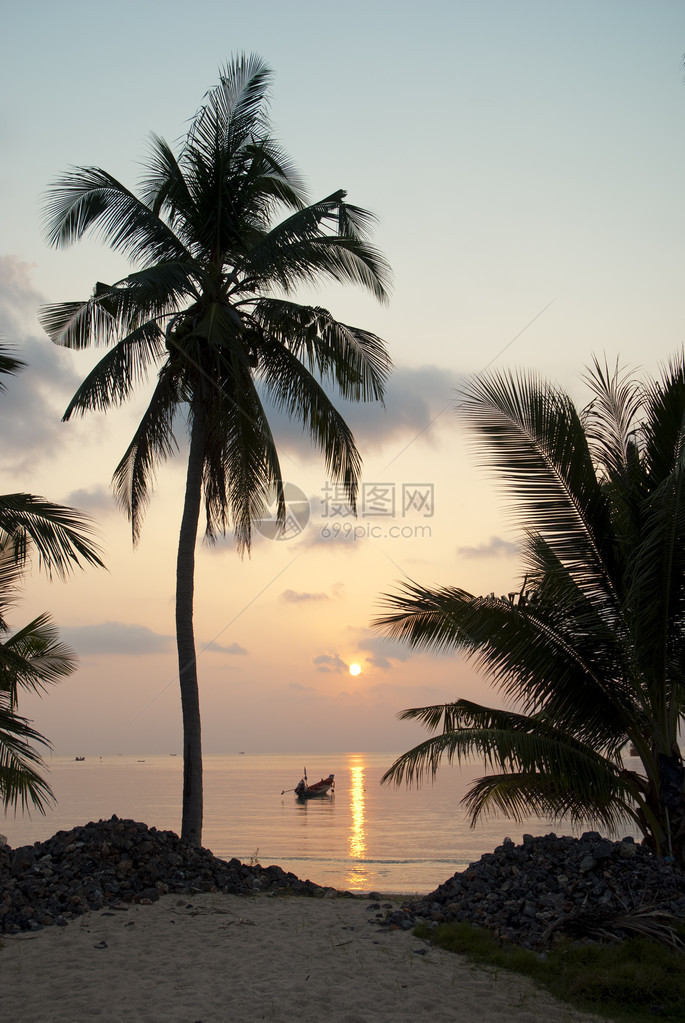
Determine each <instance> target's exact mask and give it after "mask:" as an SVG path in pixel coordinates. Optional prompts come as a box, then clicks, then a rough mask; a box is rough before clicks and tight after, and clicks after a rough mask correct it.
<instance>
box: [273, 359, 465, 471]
mask: <svg viewBox="0 0 685 1023" xmlns="http://www.w3.org/2000/svg"><path fill="white" fill-rule="evenodd" d="M461 381H462V378H461V377H460V376H459V374H457V373H455V372H454V370H452V369H447V368H445V367H441V366H420V367H417V368H410V367H407V366H397V367H395V369H394V371H393V373H392V375H391V377H390V380H389V382H388V387H387V392H386V396H385V406H383V405H381V404H380V403H378V402H351V401H345V400H342V399H340V400H339V399H337V398H336V396H335V393H334V392H333V391H331V392H330V397H331V400H332V401H333V404H334V405H335V407H336V408H337V410H338V411H339V412H340V413H341V415H342V416H343V418H344V419H345V421H346V422H347V423H348V425H349V426H350V428H351V430H352V433H353V434H354V439H355V441H356V443H357V445H358V446H359V447H360V448H361V449H362V450H364V451H365V452H372V451H379V450H381V449H385V448H387V447H388V446H389V445H392V446H393V447H394V448H395V449H396V450H395V451H394V452H392V454H393V457H394V455H395V454H399V453H400V452H401V451H403V450H404V449H405V448H406V447H407V446H409V445H411V444H413V443H414V442H418V443H421V444H432V445H434V444H435V443H436V441H437V435H438V432H439V431H440V430H441V429H442V428H443V427H444V426H445V425H448V424H452V423H453V422H454V415H453V412H452V410H453V408H454V405H455V402H456V393H455V392H456V391H457V390H458V388H459V387H460V384H461ZM264 404H265V407H266V410H267V415H268V416H269V422H270V423H271V426H272V429H273V432H274V435H275V437H276V440H277V442H278V444H279V446H280V447H282V448H283V450H284V451H285V452H287V453H288V454H289V455H291V456H292V457H295V456H297V457H298V458H305V459H306V458H312V457H317V458H319V457H320V455H319V452H318V451H317V450H316V449H315V448H313V447H312V445H311V444H310V442H309V439H308V436H307V433H306V431H303V430H302V426H301V424H300V422H299V421H297V420H290V419H288V417H287V415H286V414H285V413H284V412H282V411H279V410H277V409H275V408H274V407H273V405H271V404H270V403H269V402H268V400H267V399H266V398H264Z"/></svg>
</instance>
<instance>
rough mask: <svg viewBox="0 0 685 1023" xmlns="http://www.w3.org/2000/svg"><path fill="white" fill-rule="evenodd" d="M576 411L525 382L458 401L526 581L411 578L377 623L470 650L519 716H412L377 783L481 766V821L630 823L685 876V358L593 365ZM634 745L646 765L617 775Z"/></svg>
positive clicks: (530, 378) (498, 385) (392, 631)
mask: <svg viewBox="0 0 685 1023" xmlns="http://www.w3.org/2000/svg"><path fill="white" fill-rule="evenodd" d="M586 382H587V383H588V384H589V385H590V387H591V389H592V395H593V397H592V401H591V403H590V404H589V406H588V407H587V408H586V409H584V410H583V411H580V412H579V411H577V409H576V408H575V406H574V404H573V402H572V400H571V398H570V397H569V396H568V395H567V394H566V393H564V392H563V391H561V390H559V389H557V388H555V387H553V386H551V385H550V384H548V383H545V382H542V381H540V380H539V379H537V378H536V377H535V376H534V375H533V374H525V373H521V374H491V375H485V376H483V377H481V378H480V379H478V380H477V381H476V382H475V383H474V384H473V385H472V386H471V387H470V389H469V391H468V393H467V395H466V400H465V402H464V404H463V406H462V409H463V413H464V416H465V418H466V421H467V423H468V424H469V425H470V426H471V427H472V428H473V429H474V430H475V431H476V433H477V435H478V437H479V445H480V449H481V451H482V452H483V454H484V455H485V456H486V461H487V464H488V465H489V466H490V467H491V468H493V469H494V470H495V472H496V473H497V475H498V476H499V477H500V479H501V480H502V481H503V482H504V484H505V487H506V488H507V490H508V491H509V493H510V494H511V495H512V496H513V498H514V507H515V512H516V515H517V517H518V520H519V522H520V523H521V525H522V526H523V528H524V534H523V540H522V545H521V551H522V556H523V581H522V584H521V587H520V589H519V590H518V592H516V593H510V594H508V595H507V596H503V597H500V598H497V597H495V596H494V595H492V594H491V595H490V596H486V597H482V596H474V595H473V594H471V593H467V592H466V591H464V590H461V589H457V588H454V587H443V588H438V589H430V588H427V587H423V586H421V585H419V584H417V583H413V582H412V583H409V584H408V585H406V586H404V587H403V589H402V591H401V592H399V593H396V594H392V595H386V597H385V602H386V607H387V608H388V613H386V614H384V615H383V616H382V617H381V618H379V619H378V621H377V623H376V624H377V626H378V628H380V629H381V630H382V631H383V632H384V633H385V634H386V635H388V636H391V637H393V638H395V639H401V640H404V641H406V642H407V643H409V644H410V645H411V646H413V647H415V648H417V649H421V648H423V649H432V650H436V651H437V650H442V651H445V650H462V651H465V653H466V655H467V657H473V658H474V659H475V662H476V664H477V665H478V667H479V668H481V669H483V670H484V671H485V672H486V673H487V674H488V675H489V676H490V678H491V679H492V682H493V684H494V685H495V686H496V687H497V688H498V689H499V691H500V692H501V694H502V696H503V697H504V701H503V702H504V704H505V706H508V707H510V708H511V709H493V708H490V707H483V706H480V705H478V704H475V703H472V702H469V701H467V700H457V701H456V702H453V703H447V704H445V705H442V706H433V707H421V708H415V709H411V710H406V711H404V712H403V713H402V714H401V715H400V716H401V717H403V718H406V719H416V720H419V721H421V722H422V723H424V724H425V725H426V726H428V728H429V729H430V730H431V731H433V732H434V733H435V734H434V735H432V736H431V737H430V738H428V739H427V740H426V741H424V742H423V743H421V744H419V745H418V746H416V747H415V748H414V749H412V750H410V751H409V752H407V753H405V754H403V755H402V756H401V757H399V758H398V759H397V760H396V761H395V763H394V764H393V765H392V767H391V768H390V770H389V771H388V772H387V773H386V775H385V779H384V780H386V781H387V780H392V781H394V782H396V783H398V784H399V783H401V782H402V781H403V780H404V781H407V782H410V783H411V782H412V781H417V782H419V781H420V780H421V779H422V778H423V777H424V775H426V774H429V775H434V774H435V772H436V771H437V769H438V766H439V763H440V761H441V759H442V758H443V757H445V758H446V759H447V760H448V761H450V762H451V761H452V760H457V761H461V760H462V759H463V758H469V757H473V756H477V757H478V758H482V759H483V761H484V763H485V765H486V767H488V768H490V770H491V771H492V773H491V774H488V775H487V776H485V777H483V778H480V779H479V780H478V781H477V782H476V783H475V784H474V785H473V787H472V788H471V790H470V791H469V792H468V793H467V795H466V797H465V800H464V802H465V804H466V807H467V809H468V810H469V812H470V815H471V820H472V823H474V822H475V821H476V820H477V818H478V817H479V816H480V815H481V814H483V813H487V812H493V813H498V812H499V813H503V814H505V815H508V816H511V817H513V818H515V819H520V817H521V816H523V815H525V814H528V813H531V812H532V813H534V814H537V815H540V816H552V817H560V816H570V817H571V818H572V819H575V820H577V821H581V820H588V819H589V820H593V821H595V822H597V823H599V824H601V825H604V826H606V827H608V828H611V829H612V830H613V829H615V827H616V826H617V825H618V824H619V823H622V822H625V821H626V820H628V821H632V822H633V823H634V824H635V825H636V826H637V827H638V828H639V829H640V831H641V832H642V834H643V835H644V838H645V841H646V844H649V845H650V846H651V848H652V849H653V850H654V851H655V852H657V853H660V854H668V855H670V856H671V857H673V858H674V859H675V860H676V862H677V863H679V864H680V865H681V866H682V865H685V798H684V795H683V779H684V774H685V772H684V771H683V763H682V757H681V753H680V749H679V746H678V730H679V727H680V726H681V725H682V723H683V713H684V709H685V687H684V685H683V683H684V681H685V358H684V357H683V355H681V356H680V357H678V358H677V359H673V360H672V361H671V362H670V364H669V365H668V366H667V367H666V368H665V369H664V370H663V372H662V375H661V377H660V378H659V379H657V380H654V381H650V382H646V383H640V382H639V381H638V380H637V379H636V378H634V377H632V376H630V375H628V374H626V373H624V372H622V371H620V369H619V367H618V365H617V366H616V369H615V370H612V371H609V370H608V368H607V367H606V366H601V365H600V364H599V363H598V362H597V360H595V362H594V366H593V368H592V370H591V371H590V372H589V374H588V375H587V377H586ZM627 744H630V745H631V746H632V747H633V749H634V751H635V753H636V755H637V757H638V759H639V765H640V766H639V769H637V770H634V769H632V765H631V766H630V767H629V766H628V765H626V763H624V757H623V754H624V752H625V748H626V746H627Z"/></svg>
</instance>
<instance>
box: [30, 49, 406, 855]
mask: <svg viewBox="0 0 685 1023" xmlns="http://www.w3.org/2000/svg"><path fill="white" fill-rule="evenodd" d="M269 78H270V71H269V69H268V68H267V67H266V65H265V64H264V63H263V62H262V61H261V60H260V59H259V58H257V57H255V56H251V57H245V56H242V57H239V58H238V59H236V60H235V61H234V62H233V63H230V64H228V65H227V66H226V67H225V68H224V69H223V70H222V71H221V73H220V82H219V85H218V86H217V87H216V88H215V89H214V90H212V91H211V92H210V93H208V94H207V96H206V97H205V100H204V103H203V105H202V106H201V107H200V109H199V111H198V112H197V113H196V115H195V117H194V118H193V120H192V122H191V125H190V129H189V131H188V134H187V136H186V138H185V140H184V143H183V145H182V147H181V149H180V152H179V155H178V156H176V155H175V154H174V152H173V151H172V148H171V147H170V146H169V145H168V144H167V143H166V142H164V141H163V140H162V139H160V138H158V137H156V136H153V138H152V142H151V153H150V157H149V161H148V168H147V171H148V173H147V177H146V179H145V180H144V182H143V185H142V189H141V191H140V195H135V194H134V193H132V192H130V191H129V190H128V189H127V188H125V187H124V185H122V184H120V183H119V182H118V181H117V180H116V179H114V178H113V177H112V176H111V175H109V174H107V173H106V172H105V171H104V170H101V169H99V168H94V167H82V168H78V169H76V170H74V171H71V172H70V173H68V174H66V175H65V176H64V177H62V178H61V179H60V180H59V181H57V182H56V183H55V185H54V186H53V187H52V189H51V191H50V192H49V195H48V201H47V208H46V209H47V218H48V238H49V241H50V242H51V243H52V244H53V245H60V246H64V245H68V244H69V243H70V242H72V241H74V240H76V239H78V238H80V237H81V236H82V235H83V234H84V233H85V232H86V231H88V230H89V229H91V228H97V229H99V232H100V235H101V236H102V237H103V238H104V239H105V240H106V241H107V242H108V243H109V244H110V246H111V247H112V248H113V249H115V250H116V251H119V252H122V253H124V254H126V255H127V256H128V257H130V258H131V260H132V261H133V262H134V264H135V265H136V266H137V269H136V270H134V271H132V272H131V273H130V274H129V275H128V276H126V277H124V278H123V279H122V280H120V281H118V282H117V283H116V284H113V285H104V284H100V283H98V284H96V286H95V290H94V292H93V295H92V297H91V298H89V299H88V300H87V301H85V302H70V303H64V304H62V305H56V306H51V307H49V308H47V309H46V310H45V312H44V314H43V320H42V322H43V324H44V326H45V328H46V330H47V332H48V334H49V335H50V337H51V338H52V340H53V341H55V342H56V343H58V344H62V345H66V346H67V347H70V348H77V349H79V348H83V347H85V346H87V345H89V344H111V345H112V347H111V348H110V349H109V350H108V352H107V354H106V355H105V356H104V358H103V359H102V360H101V361H100V362H99V363H98V364H97V366H96V367H95V369H94V370H93V371H92V372H91V373H90V374H89V376H88V377H87V378H86V380H85V381H84V382H83V384H82V385H81V387H80V388H79V390H78V391H77V393H76V394H75V395H74V398H73V399H72V401H71V403H70V404H69V407H68V408H67V410H66V412H65V415H64V418H65V419H69V418H70V417H71V416H72V415H73V414H75V413H84V412H86V411H88V410H92V409H97V410H106V409H108V408H110V407H111V406H112V405H116V404H120V403H121V402H123V401H124V400H126V399H127V398H128V397H129V396H130V395H131V393H132V391H133V389H134V386H135V385H136V384H137V383H138V382H139V381H140V380H141V379H143V378H144V377H145V376H146V373H147V371H148V369H149V368H150V367H152V366H153V365H158V366H159V369H158V376H157V383H156V386H155V388H154V391H153V394H152V398H151V400H150V404H149V405H148V408H147V411H146V412H145V414H144V415H143V418H142V420H141V422H140V425H139V427H138V429H137V430H136V433H135V435H134V437H133V440H132V441H131V444H130V445H129V447H128V449H127V451H126V453H125V455H124V457H123V459H122V460H121V462H120V463H119V465H118V467H117V468H116V470H115V473H114V488H115V493H116V494H117V496H118V498H119V500H120V502H121V503H122V505H123V506H124V507H125V508H126V510H127V512H128V515H129V517H130V520H131V525H132V532H133V539H134V542H136V541H137V539H138V537H139V532H140V525H141V520H142V516H143V512H144V510H145V507H146V504H147V502H148V500H149V496H150V489H151V484H152V480H153V476H154V472H155V470H156V468H157V466H158V465H159V463H160V462H163V461H164V460H166V459H167V458H168V457H169V456H170V455H171V454H172V453H173V452H174V450H175V449H176V436H175V423H176V421H177V420H178V419H182V420H183V421H187V425H188V431H189V434H190V445H189V454H188V463H187V477H186V490H185V499H184V505H183V514H182V520H181V529H180V536H179V545H178V556H177V573H176V580H177V582H176V635H177V646H178V664H179V680H180V687H181V706H182V715H183V752H184V781H183V814H182V830H181V837H182V838H183V839H184V840H187V841H189V842H191V843H193V844H195V845H199V844H200V841H201V829H202V757H201V741H200V711H199V697H198V685H197V670H196V658H195V642H194V635H193V620H192V619H193V582H194V559H195V545H196V540H197V532H198V524H199V515H200V506H201V503H202V499H203V498H204V508H205V514H206V537H207V539H208V540H209V541H212V540H213V539H214V538H215V537H216V536H217V534H219V533H223V532H225V530H226V528H227V527H228V526H229V525H230V526H232V528H233V531H234V534H235V537H236V542H237V546H238V549H239V551H241V553H242V552H245V551H248V550H249V548H250V543H251V538H252V531H253V526H254V523H255V520H256V519H258V518H259V517H260V515H262V514H263V513H264V510H265V508H266V507H267V505H268V503H269V501H270V499H271V495H272V494H275V497H276V501H277V509H278V515H279V517H280V519H281V521H285V501H284V494H283V485H282V482H281V475H282V474H281V469H280V466H279V460H278V453H277V448H276V443H275V440H274V437H273V435H272V432H271V428H270V425H269V422H268V418H267V414H266V411H265V406H264V404H263V398H264V397H266V398H267V399H269V400H270V401H271V403H272V404H273V405H274V406H275V407H276V408H277V409H278V410H279V411H284V412H285V413H287V414H288V415H289V416H291V417H295V418H296V419H298V420H299V421H300V422H301V423H302V426H303V429H306V430H307V431H308V432H309V433H310V435H311V437H312V438H313V440H314V442H315V444H316V445H317V446H318V447H319V448H320V449H321V451H322V452H323V455H324V459H325V463H326V467H327V469H328V471H329V472H330V474H331V476H332V477H333V478H334V479H335V480H337V481H340V482H342V483H343V484H344V486H345V487H346V488H347V493H348V495H349V499H350V501H351V502H352V503H353V504H354V501H355V495H356V491H357V485H358V479H359V473H360V468H361V461H360V457H359V453H358V451H357V448H356V446H355V443H354V439H353V437H352V434H351V432H350V430H349V428H348V426H347V424H346V423H345V421H344V420H343V418H342V416H341V415H340V414H339V413H338V412H337V410H336V409H335V407H334V405H333V404H332V402H331V399H330V398H329V397H328V395H327V393H326V390H325V389H324V386H323V384H328V385H335V386H336V387H337V388H338V390H339V392H340V393H341V394H342V395H343V396H344V397H345V398H348V399H353V400H380V399H382V397H383V390H384V383H385V379H386V376H387V373H388V371H389V368H390V360H389V358H388V356H387V354H386V350H385V346H384V344H383V342H382V341H381V339H380V338H378V337H377V336H375V335H374V334H371V333H369V332H368V331H365V330H362V329H360V328H357V327H352V326H349V325H347V324H344V323H341V322H339V321H337V320H335V319H334V318H333V316H332V315H331V313H330V312H328V310H326V309H323V308H320V307H318V306H310V305H301V304H297V303H296V302H294V301H293V300H292V299H291V297H290V295H291V293H292V292H293V290H294V289H295V288H296V286H298V285H302V284H307V285H309V284H312V283H314V282H317V281H319V280H326V279H328V280H333V281H336V282H341V283H346V282H347V283H355V284H361V285H362V286H363V287H365V288H367V289H369V290H370V291H371V293H372V294H373V295H375V296H376V297H377V298H378V299H380V300H385V299H386V297H387V286H388V280H389V270H388V267H387V264H386V263H385V261H384V259H383V258H382V256H381V255H380V254H379V253H378V252H377V251H376V250H375V249H374V248H373V247H372V246H371V245H370V244H369V242H368V240H367V238H368V228H369V226H370V224H371V220H372V218H371V216H370V214H368V213H367V212H365V211H364V210H362V209H359V208H358V207H355V206H351V205H349V204H348V203H346V202H345V193H344V192H343V191H338V192H335V193H333V194H332V195H330V196H328V197H326V198H324V199H322V200H320V201H319V202H316V203H314V204H312V205H306V204H305V193H304V189H303V187H302V184H301V182H300V179H299V177H298V175H297V173H296V172H295V170H294V168H293V166H292V165H291V162H290V160H289V158H288V157H287V156H286V155H285V153H284V152H283V151H282V150H281V148H280V146H278V145H277V144H276V142H275V141H274V139H273V138H272V136H271V134H270V126H269V121H268V117H267V107H266V101H267V86H268V83H269ZM279 210H286V211H288V215H287V216H285V217H284V219H282V220H280V221H279V222H277V221H276V215H277V213H278V211H279Z"/></svg>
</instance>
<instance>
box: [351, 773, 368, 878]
mask: <svg viewBox="0 0 685 1023" xmlns="http://www.w3.org/2000/svg"><path fill="white" fill-rule="evenodd" d="M365 766H366V765H365V764H364V762H363V761H362V762H360V763H354V764H352V765H351V766H350V815H351V820H350V833H349V835H348V838H347V850H348V853H349V857H350V860H351V861H352V862H351V863H350V864H349V866H348V879H347V887H348V888H363V887H364V886H365V885H366V884H367V883H368V870H367V867H366V864H365V863H363V862H360V861H362V860H364V858H365V857H366V816H365V810H366V801H365V797H364V768H365Z"/></svg>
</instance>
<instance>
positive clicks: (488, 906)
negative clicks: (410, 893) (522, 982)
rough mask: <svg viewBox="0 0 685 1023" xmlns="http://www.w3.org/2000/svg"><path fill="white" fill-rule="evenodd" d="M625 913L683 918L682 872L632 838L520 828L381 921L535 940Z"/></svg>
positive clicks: (590, 930) (535, 944) (588, 928)
mask: <svg viewBox="0 0 685 1023" xmlns="http://www.w3.org/2000/svg"><path fill="white" fill-rule="evenodd" d="M655 911H656V912H655ZM631 915H632V916H633V917H635V916H637V917H638V918H641V919H642V920H643V921H644V922H648V921H649V920H651V921H653V922H656V921H659V920H661V922H662V923H663V922H665V921H666V919H667V915H668V917H676V918H678V919H679V920H680V921H681V922H685V873H682V872H681V871H679V870H677V869H675V868H674V867H673V866H672V865H670V864H669V863H667V862H665V861H664V860H663V859H659V858H657V857H656V856H653V855H652V854H651V853H650V852H648V851H647V849H645V848H643V847H642V846H639V845H637V844H636V843H635V842H634V841H633V839H632V838H624V839H623V840H622V841H621V842H611V841H609V840H607V839H604V838H602V837H601V836H600V835H598V834H597V832H594V831H590V832H587V833H586V834H584V835H583V836H582V838H579V839H577V838H558V837H557V836H556V835H554V834H550V835H546V836H544V837H539V838H533V836H532V835H524V837H523V845H518V846H517V845H515V844H514V843H513V842H512V841H511V839H508V838H505V840H504V842H503V844H502V845H500V846H498V848H497V849H496V850H495V852H494V853H487V854H486V855H485V856H482V857H481V859H480V860H479V861H478V862H477V863H472V864H471V866H469V867H468V868H467V869H466V870H464V871H462V872H461V873H457V874H455V875H454V876H453V877H451V878H450V879H449V880H448V881H446V882H445V883H444V884H441V885H440V887H439V888H436V890H435V891H434V892H432V893H431V894H430V895H426V896H425V897H423V898H421V899H420V900H419V901H416V902H412V903H410V904H409V905H407V906H405V907H403V909H402V910H400V911H394V912H390V913H389V914H388V915H387V918H386V921H385V923H386V924H388V925H390V926H399V927H406V928H408V927H411V926H413V924H414V922H415V921H416V920H417V919H426V920H428V921H433V922H435V923H440V922H448V921H453V920H456V921H467V922H469V923H472V924H477V925H479V926H482V927H487V928H489V929H490V930H492V931H494V933H495V934H496V935H497V936H498V937H499V938H501V939H504V940H509V941H515V942H516V943H517V944H520V945H524V946H526V947H529V948H542V947H544V946H546V945H547V944H549V943H550V941H552V940H554V938H555V937H556V936H557V935H559V934H564V933H565V934H566V935H567V936H570V937H572V938H574V939H575V938H580V937H583V936H591V935H597V934H598V933H599V932H600V931H602V930H603V931H605V932H606V931H607V930H613V931H619V932H620V931H621V929H622V922H623V923H624V924H625V927H624V928H623V929H624V932H627V931H629V930H630V921H629V920H627V919H626V918H628V917H630V916H631Z"/></svg>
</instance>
